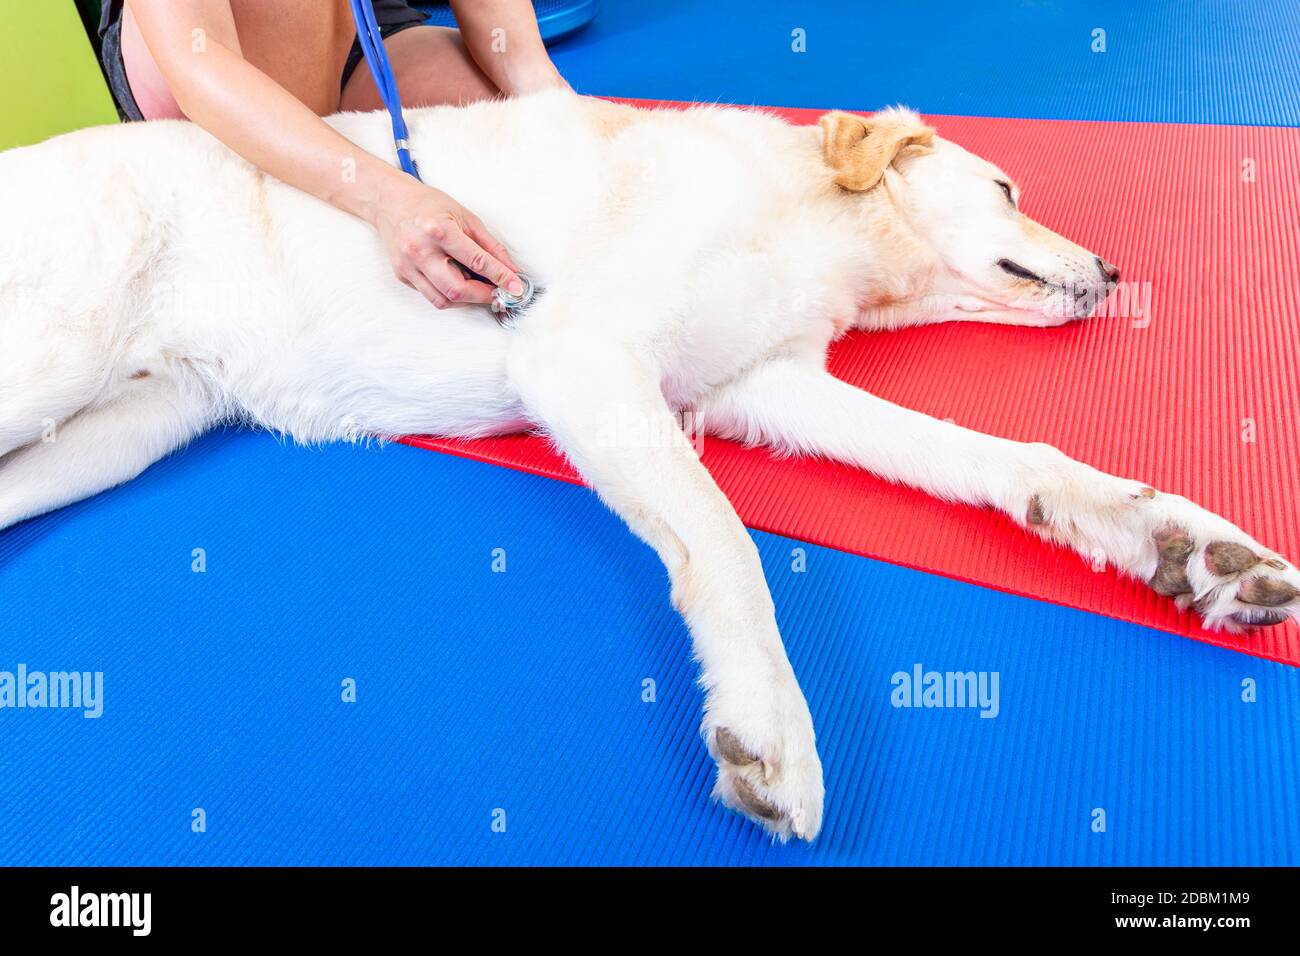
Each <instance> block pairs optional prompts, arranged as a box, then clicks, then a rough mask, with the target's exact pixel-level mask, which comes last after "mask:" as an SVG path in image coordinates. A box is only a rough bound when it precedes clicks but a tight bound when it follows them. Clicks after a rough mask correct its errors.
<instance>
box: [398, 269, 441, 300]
mask: <svg viewBox="0 0 1300 956" xmlns="http://www.w3.org/2000/svg"><path fill="white" fill-rule="evenodd" d="M397 278H399V279H401V280H402V284H403V285H408V286H410V287H411V288H412V289H414V290H415V291H416V292H418V293H420V295H422V296H424V297H425V298H426V299H428V300H429V301H430V302H432V303H433V306H434V308H436V309H445V308H447V306H448V305H450V303H449V302H448V301H447V300H446V298H445V297H444V296H443V294H442V293H441V292H439V291H438V290H437V289H435V288H434V287H433V283H431V282H430V281H429V280H428V279H426V278H425V277H424V276H423V275H421V274H420V273H419V272H416V271H414V270H412V271H411V273H410V275H409V277H408V276H406V275H403V274H401V273H400V272H399V273H398V274H397Z"/></svg>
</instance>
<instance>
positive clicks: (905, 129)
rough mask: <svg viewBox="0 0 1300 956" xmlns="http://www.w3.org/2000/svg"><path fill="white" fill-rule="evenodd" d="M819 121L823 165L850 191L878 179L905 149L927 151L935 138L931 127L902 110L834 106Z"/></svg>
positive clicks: (914, 115) (854, 190) (871, 185)
mask: <svg viewBox="0 0 1300 956" xmlns="http://www.w3.org/2000/svg"><path fill="white" fill-rule="evenodd" d="M818 122H820V123H821V127H822V155H823V156H824V157H825V159H826V165H828V166H829V167H830V168H831V170H832V171H833V172H834V173H835V182H836V184H837V185H839V186H842V187H843V188H845V189H848V190H851V191H852V192H863V191H865V190H867V189H871V188H872V187H873V186H875V185H876V184H877V183H879V182H880V180H881V179H882V178H884V175H885V170H886V169H888V168H889V166H890V164H891V163H893V162H894V161H895V160H896V159H898V157H899V155H900V154H901V153H903V151H904V150H913V149H914V150H915V151H926V150H928V149H929V147H930V144H931V143H932V142H934V130H932V129H931V128H930V127H928V126H926V125H925V124H924V123H922V122H921V121H920V119H918V118H917V116H916V114H915V113H909V112H907V111H905V110H885V111H884V112H882V113H876V114H875V115H874V116H859V115H858V114H856V113H842V112H840V111H839V110H835V111H834V112H831V113H827V114H826V115H825V116H823V117H822V118H821V119H820V120H819V121H818Z"/></svg>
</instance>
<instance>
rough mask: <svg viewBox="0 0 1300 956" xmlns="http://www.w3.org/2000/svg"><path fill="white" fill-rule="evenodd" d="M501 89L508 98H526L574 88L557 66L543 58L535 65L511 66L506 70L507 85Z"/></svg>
mask: <svg viewBox="0 0 1300 956" xmlns="http://www.w3.org/2000/svg"><path fill="white" fill-rule="evenodd" d="M500 89H501V92H502V93H504V94H506V96H526V95H528V94H529V93H537V92H539V91H541V90H549V89H564V90H568V89H572V87H571V86H569V81H568V80H566V79H565V78H564V77H563V76H561V75H560V71H559V70H557V69H556V68H555V64H554V63H552V62H551V61H550V60H549V59H548V58H546V57H542V58H540V59H539V60H538V61H537V62H535V63H528V64H522V63H520V64H511V66H510V67H509V68H507V70H506V76H505V85H504V86H502V87H501V88H500Z"/></svg>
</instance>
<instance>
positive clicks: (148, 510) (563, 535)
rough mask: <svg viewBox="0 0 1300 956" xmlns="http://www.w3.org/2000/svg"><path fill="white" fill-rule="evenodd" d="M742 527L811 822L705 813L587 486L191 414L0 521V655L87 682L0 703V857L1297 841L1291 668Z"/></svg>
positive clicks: (688, 747) (675, 718)
mask: <svg viewBox="0 0 1300 956" xmlns="http://www.w3.org/2000/svg"><path fill="white" fill-rule="evenodd" d="M754 537H755V539H756V541H757V542H758V545H759V548H760V550H761V552H762V556H763V561H764V564H765V567H766V569H767V574H768V578H769V581H770V582H771V585H772V589H773V594H774V597H775V599H776V603H777V608H778V614H779V617H780V622H781V625H782V629H783V632H784V635H785V639H786V642H787V645H788V648H789V651H790V657H791V659H792V661H793V663H794V666H795V670H796V672H797V673H798V674H799V676H800V679H801V682H802V685H803V687H804V689H805V692H806V693H807V695H808V698H809V701H810V705H811V707H812V711H813V714H814V717H815V719H816V721H817V727H818V732H819V739H820V743H821V753H822V757H823V760H824V763H825V768H826V785H827V791H828V812H827V816H826V820H825V827H824V831H823V834H822V837H821V838H820V839H819V840H818V842H817V843H816V844H815V845H812V846H807V845H799V844H790V845H786V846H780V845H772V844H771V843H770V842H769V840H768V839H767V838H766V837H765V836H764V835H763V834H762V833H761V832H760V831H759V830H758V829H757V828H756V827H754V826H753V825H752V824H750V823H748V822H747V821H744V820H742V819H741V818H740V817H737V816H735V815H734V814H732V813H730V812H728V811H725V810H723V809H722V808H721V807H719V806H716V805H714V804H712V803H710V801H709V799H708V789H709V785H710V781H711V775H712V765H711V762H710V760H709V758H708V756H707V754H706V753H705V750H704V748H703V746H702V744H701V743H700V742H699V739H698V736H697V727H698V721H699V708H700V694H699V691H698V689H697V687H696V686H695V678H696V667H695V665H694V664H693V663H692V662H691V660H690V649H689V645H688V637H687V634H686V631H685V629H684V627H683V625H682V624H681V622H680V621H679V620H678V618H677V616H676V615H675V614H674V613H673V611H672V610H671V608H670V607H669V604H668V599H667V593H666V583H665V575H664V572H663V570H662V568H661V566H660V565H659V563H658V561H657V559H656V558H655V556H654V555H653V553H652V552H651V551H650V550H649V549H648V548H646V547H645V546H644V545H642V544H641V543H639V542H638V541H636V540H635V539H634V538H632V537H631V535H630V534H629V533H628V532H627V531H626V530H625V529H624V528H623V526H622V524H621V523H620V522H619V521H618V520H617V519H616V518H615V517H614V516H613V515H612V514H610V513H609V512H608V511H606V510H605V509H604V508H603V507H602V506H601V505H600V504H599V503H598V502H597V500H596V499H595V497H594V495H592V494H591V493H590V492H589V491H587V490H585V489H582V488H578V487H575V486H571V485H567V484H563V483H560V482H555V481H550V480H547V479H544V478H538V477H534V476H531V475H526V474H522V473H518V472H513V471H509V470H505V469H502V468H498V467H495V466H491V465H485V464H480V463H476V462H470V461H465V460H461V459H457V458H453V457H448V456H443V455H437V454H432V453H429V452H426V451H421V450H417V449H413V448H408V447H405V446H401V445H391V446H386V447H372V448H361V447H350V446H331V447H327V448H323V449H305V448H299V447H295V446H292V445H286V444H284V443H282V442H280V441H278V440H277V439H276V438H274V437H272V436H270V435H267V434H261V433H252V432H237V431H225V432H219V433H216V434H213V435H210V436H208V437H205V438H203V439H201V440H200V441H199V442H197V443H196V444H195V445H193V446H192V447H190V448H189V449H187V450H185V451H183V452H181V453H179V454H177V455H175V456H173V457H172V458H170V459H168V460H166V461H164V462H162V463H161V464H159V465H158V466H155V467H154V468H153V469H151V470H150V471H149V472H147V473H146V474H145V475H144V476H143V477H142V478H141V479H139V480H138V481H136V482H135V483H133V484H130V485H127V486H124V487H122V488H119V489H116V490H114V491H111V492H109V493H107V494H105V495H103V496H101V497H99V498H96V499H93V500H90V501H86V502H83V503H81V504H78V505H76V506H74V507H72V508H69V509H67V510H64V511H61V512H58V513H55V514H53V515H50V516H47V517H44V518H40V519H37V520H34V521H31V522H28V523H26V524H23V525H20V526H18V527H17V528H15V529H12V530H10V531H8V532H5V533H3V534H0V601H2V602H3V607H4V612H5V632H4V633H5V641H4V643H3V653H2V654H0V671H13V670H14V669H15V668H16V667H17V665H18V664H20V663H22V664H25V665H26V667H27V668H28V669H29V670H32V671H37V670H39V671H46V672H48V671H73V670H75V671H90V672H95V671H100V672H102V673H103V675H104V676H103V700H102V707H103V712H102V716H100V717H99V718H97V719H86V718H85V717H83V716H82V713H81V712H80V711H75V710H67V709H63V710H55V709H43V710H42V709H25V710H16V709H0V735H2V737H3V740H4V744H5V745H4V747H3V748H0V864H108V865H121V864H236V863H248V864H434V863H440V864H578V865H585V864H599V863H606V864H633V863H647V864H706V863H707V864H732V863H739V864H849V863H875V864H887V865H894V864H940V863H946V864H1074V863H1089V864H1210V863H1213V864H1259V863H1278V864H1293V863H1297V862H1300V822H1298V821H1297V820H1296V817H1295V815H1294V813H1292V812H1291V809H1292V808H1291V802H1292V800H1293V798H1294V795H1295V794H1296V793H1297V792H1300V780H1298V779H1297V776H1298V775H1300V770H1298V769H1297V761H1296V759H1295V758H1296V755H1297V747H1296V743H1297V741H1296V733H1297V727H1300V723H1298V722H1297V716H1298V713H1297V702H1298V701H1300V672H1297V670H1296V669H1294V668H1289V667H1285V666H1282V665H1279V664H1274V663H1270V662H1267V661H1263V660H1259V659H1255V658H1250V657H1245V656H1242V655H1239V654H1233V653H1230V652H1226V651H1222V650H1218V649H1215V648H1212V647H1208V646H1206V645H1204V644H1201V643H1199V642H1195V641H1188V640H1185V639H1182V638H1179V637H1174V636H1171V635H1168V634H1163V633H1159V632H1155V631H1149V630H1145V629H1143V628H1140V627H1137V626H1134V625H1130V624H1125V623H1120V622H1117V621H1112V620H1108V619H1104V618H1099V617H1095V616H1091V615H1088V614H1085V613H1081V612H1077V611H1070V610H1066V609H1063V608H1059V607H1055V606H1051V605H1046V604H1041V603H1038V602H1034V601H1031V600H1026V599H1022V598H1016V597H1011V596H1008V595H1005V594H1000V593H995V592H991V591H986V590H983V589H980V588H977V587H973V586H970V585H965V584H961V583H958V582H954V581H950V580H946V579H942V578H937V577H933V576H929V575H926V574H922V573H918V572H915V571H910V570H906V569H902V568H897V567H892V566H889V565H885V564H880V563H878V562H874V561H870V560H867V559H864V558H859V557H855V556H852V555H848V554H844V553H840V552H835V551H830V550H826V549H822V548H817V547H813V546H810V545H806V544H801V543H799V542H796V541H791V540H788V539H784V538H780V537H776V536H772V535H767V534H761V533H755V535H754ZM196 549H202V550H201V551H200V552H199V553H198V554H197V556H196ZM496 549H502V550H501V551H497V550H496ZM796 549H799V550H801V551H802V552H803V560H804V563H805V566H806V570H804V571H801V572H798V571H795V570H794V567H795V566H796V564H797V561H796V559H798V558H799V555H798V554H796V553H795V551H796ZM502 558H503V559H504V562H505V565H504V567H505V571H504V573H501V572H497V571H494V570H493V562H494V560H500V559H502ZM200 559H201V560H202V562H203V563H202V565H201V566H202V567H203V568H204V570H202V571H196V570H195V569H194V568H195V566H196V565H195V562H196V561H198V560H200ZM498 566H499V565H498ZM916 665H920V666H921V667H922V668H923V670H927V671H928V670H936V671H963V672H964V671H976V672H981V671H982V672H988V673H992V672H997V673H998V675H999V687H1000V692H999V699H998V715H997V716H996V717H994V718H982V717H980V716H979V712H978V711H977V710H976V709H972V708H953V709H927V708H920V709H912V708H908V709H903V708H896V707H894V706H893V705H892V703H891V694H892V693H893V692H894V683H893V675H895V674H896V673H898V672H904V673H910V672H911V671H912V669H913V668H914V666H916ZM349 679H350V680H353V681H355V682H356V701H355V703H346V702H344V700H343V695H344V682H345V681H347V680H349ZM647 680H652V681H653V682H654V695H653V696H654V701H653V702H646V701H644V700H643V694H644V688H645V687H646V686H647V685H646V684H645V681H647ZM1246 680H1249V681H1253V682H1254V686H1255V687H1256V693H1257V697H1258V701H1257V702H1255V703H1246V702H1244V701H1243V700H1242V693H1243V683H1242V682H1243V681H1246ZM196 809H201V810H202V811H203V814H204V820H205V822H206V832H200V833H196V832H193V831H192V820H193V819H194V816H193V814H194V811H195V810H196ZM1098 809H1100V810H1102V811H1104V813H1105V823H1106V830H1105V832H1093V825H1094V819H1096V811H1097V810H1098ZM503 814H504V816H503ZM502 819H504V822H505V830H504V832H496V831H495V830H494V826H493V824H494V822H498V823H499V822H500V821H501V820H502Z"/></svg>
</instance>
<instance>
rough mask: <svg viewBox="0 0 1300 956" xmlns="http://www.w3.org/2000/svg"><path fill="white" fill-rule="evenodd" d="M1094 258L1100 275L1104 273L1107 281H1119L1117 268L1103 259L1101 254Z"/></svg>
mask: <svg viewBox="0 0 1300 956" xmlns="http://www.w3.org/2000/svg"><path fill="white" fill-rule="evenodd" d="M1096 259H1097V269H1098V271H1100V272H1101V274H1102V275H1104V276H1105V277H1106V281H1107V282H1118V281H1119V269H1117V268H1116V267H1115V266H1113V265H1111V264H1110V263H1109V262H1107V261H1106V260H1105V259H1103V258H1102V257H1101V256H1097V257H1096Z"/></svg>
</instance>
